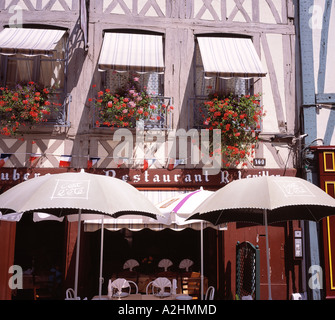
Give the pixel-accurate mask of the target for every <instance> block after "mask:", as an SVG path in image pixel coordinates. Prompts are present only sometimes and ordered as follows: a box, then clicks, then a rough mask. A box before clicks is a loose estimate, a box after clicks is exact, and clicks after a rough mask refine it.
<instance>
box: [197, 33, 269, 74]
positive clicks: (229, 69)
mask: <svg viewBox="0 0 335 320" xmlns="http://www.w3.org/2000/svg"><path fill="white" fill-rule="evenodd" d="M198 43H199V48H200V53H201V58H202V62H203V65H204V70H205V76H206V77H214V76H216V77H223V78H229V77H243V78H250V77H264V76H265V75H266V72H265V71H264V68H263V66H262V63H261V61H260V59H259V56H258V54H257V52H256V50H255V47H254V45H253V43H252V41H251V39H248V38H224V37H198Z"/></svg>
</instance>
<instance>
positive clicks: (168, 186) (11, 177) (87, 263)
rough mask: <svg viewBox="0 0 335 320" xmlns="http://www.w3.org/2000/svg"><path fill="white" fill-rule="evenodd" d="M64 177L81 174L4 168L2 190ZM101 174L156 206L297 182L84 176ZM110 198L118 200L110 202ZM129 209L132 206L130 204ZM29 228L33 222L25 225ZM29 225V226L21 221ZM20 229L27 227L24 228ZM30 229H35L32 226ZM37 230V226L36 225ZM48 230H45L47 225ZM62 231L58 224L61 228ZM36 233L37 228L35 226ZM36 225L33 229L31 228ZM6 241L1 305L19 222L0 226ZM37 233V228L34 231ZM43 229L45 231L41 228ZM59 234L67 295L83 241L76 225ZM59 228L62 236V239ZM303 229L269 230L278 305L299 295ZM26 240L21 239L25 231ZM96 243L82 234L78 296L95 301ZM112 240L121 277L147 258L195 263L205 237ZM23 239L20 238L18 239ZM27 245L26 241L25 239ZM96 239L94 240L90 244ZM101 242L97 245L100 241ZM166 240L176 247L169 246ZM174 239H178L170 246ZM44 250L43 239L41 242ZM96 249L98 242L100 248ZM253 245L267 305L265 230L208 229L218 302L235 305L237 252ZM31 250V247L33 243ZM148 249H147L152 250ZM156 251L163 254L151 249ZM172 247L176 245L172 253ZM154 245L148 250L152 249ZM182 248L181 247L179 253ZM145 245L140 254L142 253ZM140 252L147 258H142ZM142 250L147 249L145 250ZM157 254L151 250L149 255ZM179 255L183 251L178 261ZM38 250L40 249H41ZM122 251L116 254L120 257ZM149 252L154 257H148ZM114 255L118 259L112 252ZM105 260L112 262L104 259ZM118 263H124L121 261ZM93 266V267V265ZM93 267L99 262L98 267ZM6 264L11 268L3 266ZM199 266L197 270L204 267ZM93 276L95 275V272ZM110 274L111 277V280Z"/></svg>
mask: <svg viewBox="0 0 335 320" xmlns="http://www.w3.org/2000/svg"><path fill="white" fill-rule="evenodd" d="M66 171H78V170H76V169H69V168H53V169H51V168H2V169H1V172H0V186H1V189H2V192H3V191H5V190H7V189H8V188H10V187H11V186H14V185H15V184H17V183H20V182H22V181H25V180H29V179H32V178H35V177H38V176H41V175H45V174H57V173H61V172H66ZM86 171H88V172H91V173H95V174H102V175H108V176H111V177H115V178H118V179H122V180H124V181H126V182H128V183H130V184H132V185H133V186H135V187H136V188H138V189H139V190H141V191H143V192H144V193H145V194H146V196H147V197H149V199H150V200H151V201H152V202H153V203H159V202H160V201H162V200H165V199H167V198H169V197H172V196H174V195H176V194H178V193H182V192H189V191H194V190H197V189H199V188H200V187H202V188H203V189H205V190H212V191H215V190H217V189H219V188H221V187H223V186H225V185H226V184H227V183H229V182H230V181H232V180H235V179H244V178H251V177H254V176H263V175H289V176H295V175H296V170H295V169H286V170H285V169H265V168H264V169H244V170H238V169H227V170H225V169H221V170H220V171H219V172H218V173H216V174H214V175H213V174H211V171H209V170H206V169H205V168H203V169H174V170H168V169H149V170H138V169H128V168H108V169H94V168H91V169H88V170H86ZM111 196H112V195H111ZM129 200H130V201H131V199H129ZM25 219H26V220H27V218H25ZM22 220H23V219H22ZM18 223H20V224H22V222H18ZM28 224H29V223H28ZM37 224H39V223H35V225H37ZM42 224H43V223H41V225H42ZM56 224H57V223H56ZM30 225H31V223H30ZM33 225H34V224H33ZM0 228H1V235H2V237H3V238H4V239H3V241H2V243H3V244H5V245H4V247H6V248H7V249H8V250H7V251H8V252H7V251H6V252H5V251H1V255H2V256H1V260H2V261H3V263H2V264H1V265H2V268H3V269H4V270H2V273H1V279H0V281H1V288H2V290H1V291H2V295H3V299H10V298H11V291H10V290H8V288H7V287H8V286H7V283H8V279H9V277H10V276H11V274H10V273H8V270H9V267H10V266H11V265H13V264H15V263H16V261H20V257H19V255H20V252H22V248H17V246H19V245H22V240H21V242H20V243H21V244H19V242H16V241H15V239H16V238H17V237H18V234H17V232H16V231H19V230H24V228H22V227H20V228H19V227H17V228H16V227H15V222H4V221H2V222H1V223H0ZM34 228H36V227H34ZM39 228H40V227H39ZM52 228H53V232H58V233H60V234H61V235H59V234H58V235H57V236H56V235H55V239H57V241H58V242H62V244H61V245H59V246H58V250H60V251H62V252H57V256H58V257H60V258H59V261H57V262H58V264H61V266H62V272H63V274H64V287H71V286H73V275H74V256H75V254H74V253H75V246H76V239H77V224H76V223H75V222H74V223H73V222H72V223H70V222H67V221H64V222H63V223H62V227H59V223H58V225H57V226H55V225H53V227H52ZM60 228H63V230H62V231H61V232H60ZM297 228H299V222H287V223H281V224H276V225H273V226H270V230H269V232H270V247H271V251H272V252H274V253H273V254H272V255H271V259H272V266H273V267H272V268H273V270H272V288H273V297H274V299H288V298H289V296H288V293H289V292H297V291H299V286H300V284H299V278H300V277H299V276H298V275H299V273H300V267H301V266H300V263H301V259H295V258H294V255H293V253H292V250H293V242H292V241H293V232H294V230H296V229H297ZM20 232H22V231H20ZM94 234H95V235H93V233H92V234H90V233H87V232H84V233H82V237H83V242H82V243H83V245H82V246H81V266H82V267H81V268H80V279H81V280H80V281H79V283H80V288H79V290H81V291H82V295H85V296H90V295H92V294H93V295H94V294H96V292H90V291H94V290H96V285H97V284H98V273H97V278H96V281H95V282H94V281H93V280H92V284H91V285H90V286H89V285H88V284H87V285H85V279H88V278H87V276H88V275H89V274H90V273H92V270H98V268H99V266H98V265H99V257H98V255H99V254H98V252H99V250H98V249H97V248H96V247H95V245H99V241H98V240H97V239H98V238H99V235H97V234H100V233H99V232H94ZM106 237H107V238H109V239H110V243H109V244H108V242H107V244H106V247H107V248H108V247H110V254H109V253H108V251H107V253H105V257H107V258H106V262H105V264H106V265H105V267H104V268H106V269H107V271H108V269H109V270H110V271H112V270H115V268H117V267H120V266H121V264H122V261H121V260H126V259H127V258H133V257H134V255H135V254H136V253H137V256H136V258H138V259H140V260H142V259H143V258H145V257H148V256H154V255H155V256H156V257H155V258H157V259H159V258H164V257H166V256H167V255H169V257H171V255H174V256H175V258H176V263H177V260H178V258H180V259H182V257H183V256H192V257H193V259H194V260H195V261H199V258H200V236H199V235H198V233H197V231H195V230H188V229H187V230H186V229H185V230H183V231H172V230H164V232H156V231H152V230H143V231H140V232H132V231H129V230H125V229H123V230H119V231H115V232H107V236H106ZM17 239H18V238H17ZM21 239H22V238H21ZM92 239H93V240H92ZM94 239H95V240H94ZM167 239H170V241H168V240H167ZM171 239H174V240H173V241H171ZM40 240H41V242H43V239H42V238H40ZM97 241H98V242H97ZM243 241H249V242H251V243H252V244H253V245H255V246H258V247H259V249H260V252H261V255H260V258H261V263H260V270H259V272H260V288H261V295H260V298H261V299H266V298H267V287H266V284H267V276H266V260H265V231H264V227H263V226H256V225H250V224H243V223H229V224H228V225H227V228H226V230H224V231H220V230H216V229H212V228H207V229H206V230H205V232H204V257H205V266H204V267H205V276H206V278H207V279H208V283H209V284H210V285H214V286H215V287H216V288H217V296H218V297H219V298H220V299H234V298H235V280H236V270H235V268H236V244H237V242H240V243H241V242H243ZM27 242H28V241H27ZM146 243H147V244H146ZM153 243H156V244H157V247H158V248H153V245H152V244H153ZM166 243H170V246H169V247H168V246H167V245H166ZM149 244H150V245H149ZM181 244H183V245H181ZM141 245H142V246H141ZM121 247H122V248H123V250H122V254H120V252H119V253H117V252H116V251H118V249H120V248H121ZM139 248H141V250H139ZM143 248H147V250H144V249H143ZM150 248H151V249H152V250H151V249H150ZM178 248H180V249H181V251H180V252H179V253H178V254H177V253H176V252H177V251H178ZM36 250H38V248H36ZM115 250H116V251H115ZM150 250H151V251H150ZM114 251H115V252H114ZM106 254H107V256H106ZM118 257H120V259H118ZM92 261H93V262H92ZM94 261H95V262H94ZM4 262H5V263H4ZM198 266H199V263H198ZM93 272H95V271H93ZM108 276H109V273H108V272H106V277H108Z"/></svg>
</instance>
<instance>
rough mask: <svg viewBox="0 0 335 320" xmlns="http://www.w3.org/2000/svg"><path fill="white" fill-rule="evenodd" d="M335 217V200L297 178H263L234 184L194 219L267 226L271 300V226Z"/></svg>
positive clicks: (217, 194) (207, 202)
mask: <svg viewBox="0 0 335 320" xmlns="http://www.w3.org/2000/svg"><path fill="white" fill-rule="evenodd" d="M334 214H335V199H334V198H332V197H331V196H330V195H328V194H327V193H325V192H324V191H323V190H322V189H320V188H319V187H317V186H315V185H314V184H312V183H310V182H308V181H306V180H304V179H301V178H297V177H286V176H280V177H278V176H263V177H257V178H249V179H248V178H247V179H241V180H234V181H232V182H230V183H229V184H227V185H226V186H224V187H223V188H221V189H219V190H218V191H216V192H215V193H214V194H213V195H212V196H210V197H209V198H208V199H207V200H205V201H204V202H203V203H202V204H201V205H200V206H199V207H197V208H196V209H195V210H194V214H193V215H192V216H191V218H192V219H203V220H207V221H210V222H212V223H213V224H215V225H216V224H219V223H223V222H237V221H240V222H254V223H259V224H262V223H264V224H265V232H266V255H267V273H268V290H269V299H270V300H271V299H272V296H271V278H270V261H269V240H268V223H275V222H281V221H289V220H312V221H319V220H321V219H322V218H324V217H326V216H330V215H334Z"/></svg>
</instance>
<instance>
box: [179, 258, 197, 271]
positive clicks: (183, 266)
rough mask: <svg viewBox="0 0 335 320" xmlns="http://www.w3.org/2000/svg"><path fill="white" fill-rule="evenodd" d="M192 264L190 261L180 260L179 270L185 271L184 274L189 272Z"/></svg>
mask: <svg viewBox="0 0 335 320" xmlns="http://www.w3.org/2000/svg"><path fill="white" fill-rule="evenodd" d="M193 264H194V262H193V261H192V260H190V259H184V260H181V261H180V263H179V269H185V271H186V272H188V271H189V269H190V267H191V266H193Z"/></svg>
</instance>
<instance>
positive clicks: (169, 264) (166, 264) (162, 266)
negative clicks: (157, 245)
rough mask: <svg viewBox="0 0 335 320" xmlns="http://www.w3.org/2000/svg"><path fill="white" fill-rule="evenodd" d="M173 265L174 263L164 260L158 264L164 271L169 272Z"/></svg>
mask: <svg viewBox="0 0 335 320" xmlns="http://www.w3.org/2000/svg"><path fill="white" fill-rule="evenodd" d="M172 265H173V262H172V261H171V260H170V259H162V260H161V261H159V263H158V267H159V268H164V271H167V270H168V268H169V267H171V266H172Z"/></svg>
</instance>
